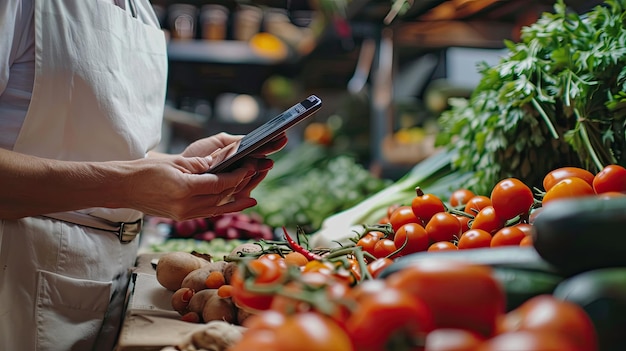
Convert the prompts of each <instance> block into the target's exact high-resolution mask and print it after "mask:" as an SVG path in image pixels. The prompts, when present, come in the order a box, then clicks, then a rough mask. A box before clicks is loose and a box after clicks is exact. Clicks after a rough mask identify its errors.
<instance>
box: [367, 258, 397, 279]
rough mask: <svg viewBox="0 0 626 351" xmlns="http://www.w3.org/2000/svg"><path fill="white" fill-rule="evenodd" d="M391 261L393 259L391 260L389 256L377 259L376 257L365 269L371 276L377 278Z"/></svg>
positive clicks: (392, 261)
mask: <svg viewBox="0 0 626 351" xmlns="http://www.w3.org/2000/svg"><path fill="white" fill-rule="evenodd" d="M393 263H394V260H392V259H391V258H387V257H381V258H379V259H376V260H374V261H372V262H370V263H368V264H367V271H368V272H369V274H370V275H371V276H372V277H374V278H378V276H379V275H380V273H382V272H383V271H384V270H385V268H387V267H389V266H391V264H393Z"/></svg>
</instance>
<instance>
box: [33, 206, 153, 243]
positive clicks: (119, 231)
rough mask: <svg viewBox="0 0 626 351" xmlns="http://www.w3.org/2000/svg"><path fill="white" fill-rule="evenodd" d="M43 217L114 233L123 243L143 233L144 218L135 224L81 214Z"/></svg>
mask: <svg viewBox="0 0 626 351" xmlns="http://www.w3.org/2000/svg"><path fill="white" fill-rule="evenodd" d="M42 217H48V218H52V219H57V220H60V221H63V222H67V223H72V224H77V225H80V226H83V227H87V228H92V229H98V230H104V231H107V232H111V233H114V234H115V235H116V236H117V237H118V238H119V240H120V242H121V243H124V244H125V243H129V242H131V241H133V239H135V237H136V236H137V235H138V234H139V233H140V232H141V228H142V226H143V218H139V219H138V220H136V221H134V222H111V221H108V220H106V219H104V218H98V217H94V216H91V215H88V214H85V213H81V212H75V211H72V212H58V213H50V214H47V215H44V216H42Z"/></svg>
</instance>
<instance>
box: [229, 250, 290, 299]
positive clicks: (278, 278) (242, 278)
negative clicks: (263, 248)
mask: <svg viewBox="0 0 626 351" xmlns="http://www.w3.org/2000/svg"><path fill="white" fill-rule="evenodd" d="M286 273H287V264H286V263H285V262H284V260H282V261H279V260H273V259H267V258H266V259H255V260H252V261H250V262H248V264H247V268H246V269H242V268H240V267H239V268H238V269H237V270H236V271H235V273H234V274H233V276H232V277H231V281H230V284H231V285H232V287H233V289H232V299H233V302H234V303H235V304H236V305H237V306H239V307H240V308H243V309H246V310H250V311H261V310H267V309H268V308H269V307H270V305H271V303H272V299H273V295H270V294H263V293H257V292H254V291H250V290H248V289H247V288H246V284H245V282H246V281H252V282H253V284H254V285H259V286H263V285H270V284H279V283H280V282H282V281H284V280H285V279H286Z"/></svg>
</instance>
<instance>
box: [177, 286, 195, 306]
mask: <svg viewBox="0 0 626 351" xmlns="http://www.w3.org/2000/svg"><path fill="white" fill-rule="evenodd" d="M195 293H196V292H195V291H193V290H192V289H189V288H180V289H178V290H176V291H175V292H174V294H172V300H171V303H172V308H174V310H175V311H187V306H189V301H191V298H192V297H193V295H195Z"/></svg>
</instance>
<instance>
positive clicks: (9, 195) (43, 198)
mask: <svg viewBox="0 0 626 351" xmlns="http://www.w3.org/2000/svg"><path fill="white" fill-rule="evenodd" d="M123 176H124V167H119V164H118V163H90V162H68V161H57V160H49V159H43V158H38V157H33V156H29V155H24V154H20V153H16V152H12V151H7V150H4V149H0V219H15V218H21V217H26V216H34V215H41V214H46V213H53V212H61V211H70V210H77V209H82V208H89V207H112V208H114V207H116V206H118V205H119V202H120V200H122V199H119V194H121V193H123V192H124V190H123V189H118V186H119V184H120V183H121V182H119V180H120V179H121V177H123Z"/></svg>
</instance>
